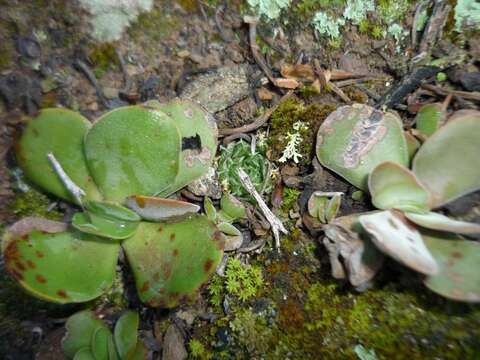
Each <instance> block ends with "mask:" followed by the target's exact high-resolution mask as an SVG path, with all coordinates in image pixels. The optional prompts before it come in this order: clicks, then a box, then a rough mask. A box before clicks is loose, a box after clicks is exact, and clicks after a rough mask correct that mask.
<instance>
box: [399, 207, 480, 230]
mask: <svg viewBox="0 0 480 360" xmlns="http://www.w3.org/2000/svg"><path fill="white" fill-rule="evenodd" d="M405 216H406V217H407V219H408V220H410V221H412V222H414V223H415V224H417V225H420V226H423V227H425V228H427V229H432V230H440V231H448V232H452V233H457V234H478V233H480V224H474V223H470V222H466V221H459V220H454V219H450V218H449V217H447V216H445V215H442V214H438V213H434V212H428V213H425V214H415V213H408V212H406V213H405Z"/></svg>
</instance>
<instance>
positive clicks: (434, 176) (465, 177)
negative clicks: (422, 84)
mask: <svg viewBox="0 0 480 360" xmlns="http://www.w3.org/2000/svg"><path fill="white" fill-rule="evenodd" d="M376 113H377V114H376ZM375 114H376V115H375ZM437 115H438V114H437ZM437 115H435V117H436V119H434V120H435V121H434V122H435V124H429V125H428V126H425V129H424V130H422V136H423V140H425V142H424V143H423V145H422V146H421V147H420V149H419V150H418V151H417V153H416V155H415V156H414V158H413V165H412V170H410V169H408V167H407V166H408V160H406V158H405V153H406V146H405V144H406V140H405V137H404V133H403V131H401V127H400V128H398V124H397V121H393V120H389V119H388V117H387V116H386V114H385V115H382V113H381V112H379V111H378V110H373V109H371V108H370V109H368V108H365V107H364V106H362V107H358V106H352V107H343V108H340V109H339V110H337V111H336V112H334V113H332V114H331V115H330V116H329V117H328V118H327V119H326V120H325V122H324V124H322V126H321V127H320V130H319V135H318V137H319V143H318V144H317V156H318V158H319V160H320V162H321V163H322V164H323V165H324V166H326V167H328V168H330V169H332V170H333V171H335V172H337V173H338V174H340V175H341V176H343V177H344V178H346V179H347V180H348V181H350V182H351V183H352V184H353V185H356V186H358V187H360V188H362V189H365V184H367V185H368V188H367V189H368V191H369V192H370V195H371V197H372V203H373V205H375V207H377V208H378V209H380V210H383V211H377V212H372V213H365V214H356V215H355V216H354V219H352V218H351V219H350V223H357V225H358V224H360V225H361V231H364V232H366V233H367V234H368V237H369V240H371V242H373V244H374V245H375V246H376V247H377V248H378V249H380V250H381V251H382V252H383V253H385V254H387V255H389V256H391V257H392V258H394V259H396V260H397V261H399V262H400V263H402V264H404V265H405V266H408V267H410V268H412V269H413V270H416V271H418V272H420V273H422V274H424V275H426V276H427V277H426V280H425V283H426V285H427V286H428V287H429V288H430V289H431V290H433V291H435V292H437V293H439V294H441V295H443V296H446V297H449V298H453V299H456V300H463V301H470V302H480V275H478V272H477V273H475V272H472V271H471V269H469V266H470V265H471V264H472V262H473V261H474V260H475V259H476V258H477V257H478V256H479V255H480V244H479V243H476V242H471V241H465V240H460V239H459V238H458V237H456V236H453V235H452V234H457V233H458V234H471V233H480V224H473V223H468V222H464V221H459V220H454V219H450V218H448V217H446V216H444V215H442V214H439V213H435V212H432V211H431V210H432V209H435V208H438V207H441V206H443V205H445V204H447V203H449V202H451V201H453V200H455V199H457V198H458V197H460V196H462V195H465V194H468V193H470V192H473V191H475V190H478V189H480V168H479V167H478V166H476V163H477V162H478V160H477V156H478V155H477V154H478V153H480V141H479V140H480V112H478V111H458V112H456V113H454V114H453V115H452V116H450V118H449V119H448V121H447V122H446V123H445V124H444V125H443V126H440V124H441V121H440V120H441V119H440V117H441V116H443V114H440V115H438V116H437ZM372 118H376V119H377V121H373V123H374V125H371V124H372ZM429 121H430V120H429ZM382 128H383V130H382ZM427 128H428V130H426V129H427ZM427 137H428V138H427ZM388 139H390V140H388ZM343 146H346V147H345V148H343ZM353 158H355V159H356V162H355V164H354V163H353V161H349V160H351V159H353ZM407 159H408V157H407ZM350 165H354V166H350ZM337 222H342V218H340V219H337ZM345 229H347V230H350V231H351V230H352V225H351V224H350V225H349V226H344V230H345ZM358 231H359V230H358V229H357V232H358ZM446 234H447V235H448V234H449V235H450V236H447V235H446ZM327 236H328V234H327ZM333 237H334V238H336V239H337V240H338V238H339V235H338V233H337V234H334V236H333ZM425 239H428V240H425ZM424 240H425V241H424ZM425 242H426V244H425ZM455 249H457V250H458V256H457V257H456V258H455V257H454V255H453V252H455ZM467 249H468V250H467ZM469 251H471V252H473V253H472V254H471V253H468V252H469ZM475 254H476V255H475ZM454 258H455V259H454ZM445 259H447V260H445ZM448 259H450V262H449V261H448ZM452 269H453V270H452ZM452 274H453V275H454V276H453V275H452ZM455 277H457V278H459V279H462V280H461V284H460V283H459V284H458V285H456V284H455V281H454V280H453V279H454V278H455Z"/></svg>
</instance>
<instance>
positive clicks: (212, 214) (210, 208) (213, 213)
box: [203, 196, 217, 222]
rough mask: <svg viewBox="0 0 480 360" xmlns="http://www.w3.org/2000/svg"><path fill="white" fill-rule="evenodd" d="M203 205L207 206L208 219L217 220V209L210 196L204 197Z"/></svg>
mask: <svg viewBox="0 0 480 360" xmlns="http://www.w3.org/2000/svg"><path fill="white" fill-rule="evenodd" d="M203 207H204V208H205V214H206V215H207V218H208V220H210V221H212V222H216V220H217V209H215V206H214V205H213V202H212V200H210V198H209V197H208V196H205V198H204V199H203Z"/></svg>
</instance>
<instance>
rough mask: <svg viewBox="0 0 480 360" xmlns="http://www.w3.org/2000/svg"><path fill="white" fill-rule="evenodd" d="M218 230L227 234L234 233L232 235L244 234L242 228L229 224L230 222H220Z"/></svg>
mask: <svg viewBox="0 0 480 360" xmlns="http://www.w3.org/2000/svg"><path fill="white" fill-rule="evenodd" d="M218 230H220V231H221V232H223V233H224V234H227V235H232V236H239V235H242V233H241V232H240V230H238V229H237V228H236V227H235V226H233V225H232V224H229V223H226V222H223V223H220V224H218Z"/></svg>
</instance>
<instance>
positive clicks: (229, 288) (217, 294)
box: [208, 258, 263, 306]
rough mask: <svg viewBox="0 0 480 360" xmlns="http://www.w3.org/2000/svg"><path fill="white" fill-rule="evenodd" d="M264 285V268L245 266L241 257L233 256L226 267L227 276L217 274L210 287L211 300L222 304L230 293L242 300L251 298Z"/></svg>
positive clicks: (218, 304)
mask: <svg viewBox="0 0 480 360" xmlns="http://www.w3.org/2000/svg"><path fill="white" fill-rule="evenodd" d="M262 285H263V276H262V270H261V269H260V268H259V267H257V266H248V267H247V266H244V265H242V263H241V262H240V260H239V259H235V258H231V259H229V261H228V263H227V267H226V269H225V277H220V276H218V275H215V276H214V278H213V279H212V281H211V282H210V285H209V287H208V292H209V293H210V295H211V297H210V302H211V303H212V304H213V305H215V306H220V304H221V301H222V300H223V296H224V295H225V294H228V295H230V296H233V297H234V298H237V299H238V300H240V301H241V302H245V301H247V300H249V299H251V298H252V297H253V296H255V294H256V293H257V292H258V290H259V289H260V287H261V286H262Z"/></svg>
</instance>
